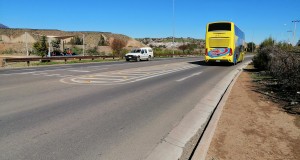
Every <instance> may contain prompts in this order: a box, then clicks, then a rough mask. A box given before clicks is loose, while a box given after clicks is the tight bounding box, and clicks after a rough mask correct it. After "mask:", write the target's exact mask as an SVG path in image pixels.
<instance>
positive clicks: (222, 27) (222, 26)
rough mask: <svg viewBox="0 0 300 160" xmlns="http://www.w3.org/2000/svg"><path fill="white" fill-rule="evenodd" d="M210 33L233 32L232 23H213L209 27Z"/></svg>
mask: <svg viewBox="0 0 300 160" xmlns="http://www.w3.org/2000/svg"><path fill="white" fill-rule="evenodd" d="M210 31H231V23H212V24H209V26H208V32H210Z"/></svg>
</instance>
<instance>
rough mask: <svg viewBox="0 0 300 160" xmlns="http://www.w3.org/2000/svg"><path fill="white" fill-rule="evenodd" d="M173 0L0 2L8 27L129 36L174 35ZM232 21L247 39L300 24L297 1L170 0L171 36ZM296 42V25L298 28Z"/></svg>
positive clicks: (199, 34) (279, 34)
mask: <svg viewBox="0 0 300 160" xmlns="http://www.w3.org/2000/svg"><path fill="white" fill-rule="evenodd" d="M172 4H173V0H84V1H82V0H0V23H2V24H4V25H7V26H9V27H11V28H34V29H59V30H65V31H103V32H113V33H120V34H125V35H128V36H130V37H133V38H143V37H153V38H154V37H168V36H172V35H173V30H172V28H173V7H172ZM221 20H225V21H233V22H235V23H236V24H237V26H239V28H241V29H242V30H243V31H244V32H245V35H246V41H247V42H249V41H252V40H253V41H254V42H256V43H260V42H261V41H262V40H264V39H265V38H267V37H269V36H272V37H273V38H275V39H276V40H277V41H287V40H288V38H289V37H290V40H292V33H288V32H287V31H288V30H293V29H294V25H293V24H292V20H300V0H247V1H245V0H175V23H174V24H175V25H174V26H175V36H176V37H193V38H202V39H204V38H205V26H206V24H207V23H208V22H214V21H221ZM297 25H298V27H297V28H298V29H297V32H296V33H297V36H296V37H297V40H298V39H299V37H300V23H298V24H297Z"/></svg>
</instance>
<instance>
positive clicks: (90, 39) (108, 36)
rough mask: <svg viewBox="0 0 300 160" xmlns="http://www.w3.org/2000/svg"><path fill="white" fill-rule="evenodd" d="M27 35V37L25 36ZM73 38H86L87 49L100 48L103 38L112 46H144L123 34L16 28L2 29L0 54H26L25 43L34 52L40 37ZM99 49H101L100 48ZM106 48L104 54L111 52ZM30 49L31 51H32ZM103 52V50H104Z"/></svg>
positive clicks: (0, 31)
mask: <svg viewBox="0 0 300 160" xmlns="http://www.w3.org/2000/svg"><path fill="white" fill-rule="evenodd" d="M25 32H26V33H27V35H26V34H25ZM42 35H46V36H71V37H79V38H82V37H83V35H84V37H85V39H84V40H85V44H86V49H89V48H94V47H98V43H99V40H100V37H101V36H103V37H104V39H105V40H106V41H107V42H108V44H111V42H112V41H113V40H114V39H123V40H126V41H127V42H128V43H127V47H128V48H131V47H141V46H144V45H143V44H142V43H141V42H139V41H137V40H135V39H133V38H130V37H128V36H126V35H122V34H114V33H110V32H90V31H78V32H77V31H72V32H69V31H61V30H49V29H16V28H9V29H8V28H0V54H1V53H3V52H6V51H7V50H13V52H14V53H24V50H25V42H26V41H27V42H28V44H29V48H30V49H31V50H32V45H33V43H34V42H36V41H37V40H38V39H39V38H40V36H42ZM70 39H71V38H69V39H64V40H63V41H64V43H65V44H66V45H68V44H69V41H70ZM78 47H80V46H78ZM99 48H101V47H100V46H99ZM102 48H106V49H105V51H104V52H111V49H110V47H109V46H106V47H104V46H103V47H102ZM30 49H29V50H30ZM102 51H103V50H102Z"/></svg>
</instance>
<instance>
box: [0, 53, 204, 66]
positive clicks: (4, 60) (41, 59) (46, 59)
mask: <svg viewBox="0 0 300 160" xmlns="http://www.w3.org/2000/svg"><path fill="white" fill-rule="evenodd" d="M173 56H175V57H186V56H199V55H187V54H174V55H173V54H157V55H155V56H154V57H173ZM108 58H111V59H116V58H119V57H117V56H55V57H24V58H1V57H0V66H1V67H4V66H5V64H6V63H10V62H26V63H27V66H30V62H32V61H39V62H51V61H54V60H55V61H57V60H61V61H64V62H65V63H67V61H69V60H79V61H81V60H84V59H90V60H95V59H103V60H104V59H108Z"/></svg>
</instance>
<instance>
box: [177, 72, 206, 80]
mask: <svg viewBox="0 0 300 160" xmlns="http://www.w3.org/2000/svg"><path fill="white" fill-rule="evenodd" d="M201 73H202V72H198V73H194V74H192V75H190V76H187V77H184V78H181V79H178V80H176V81H177V82H181V81H184V80H186V79H189V78H192V77H194V76H198V75H200V74H201Z"/></svg>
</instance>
